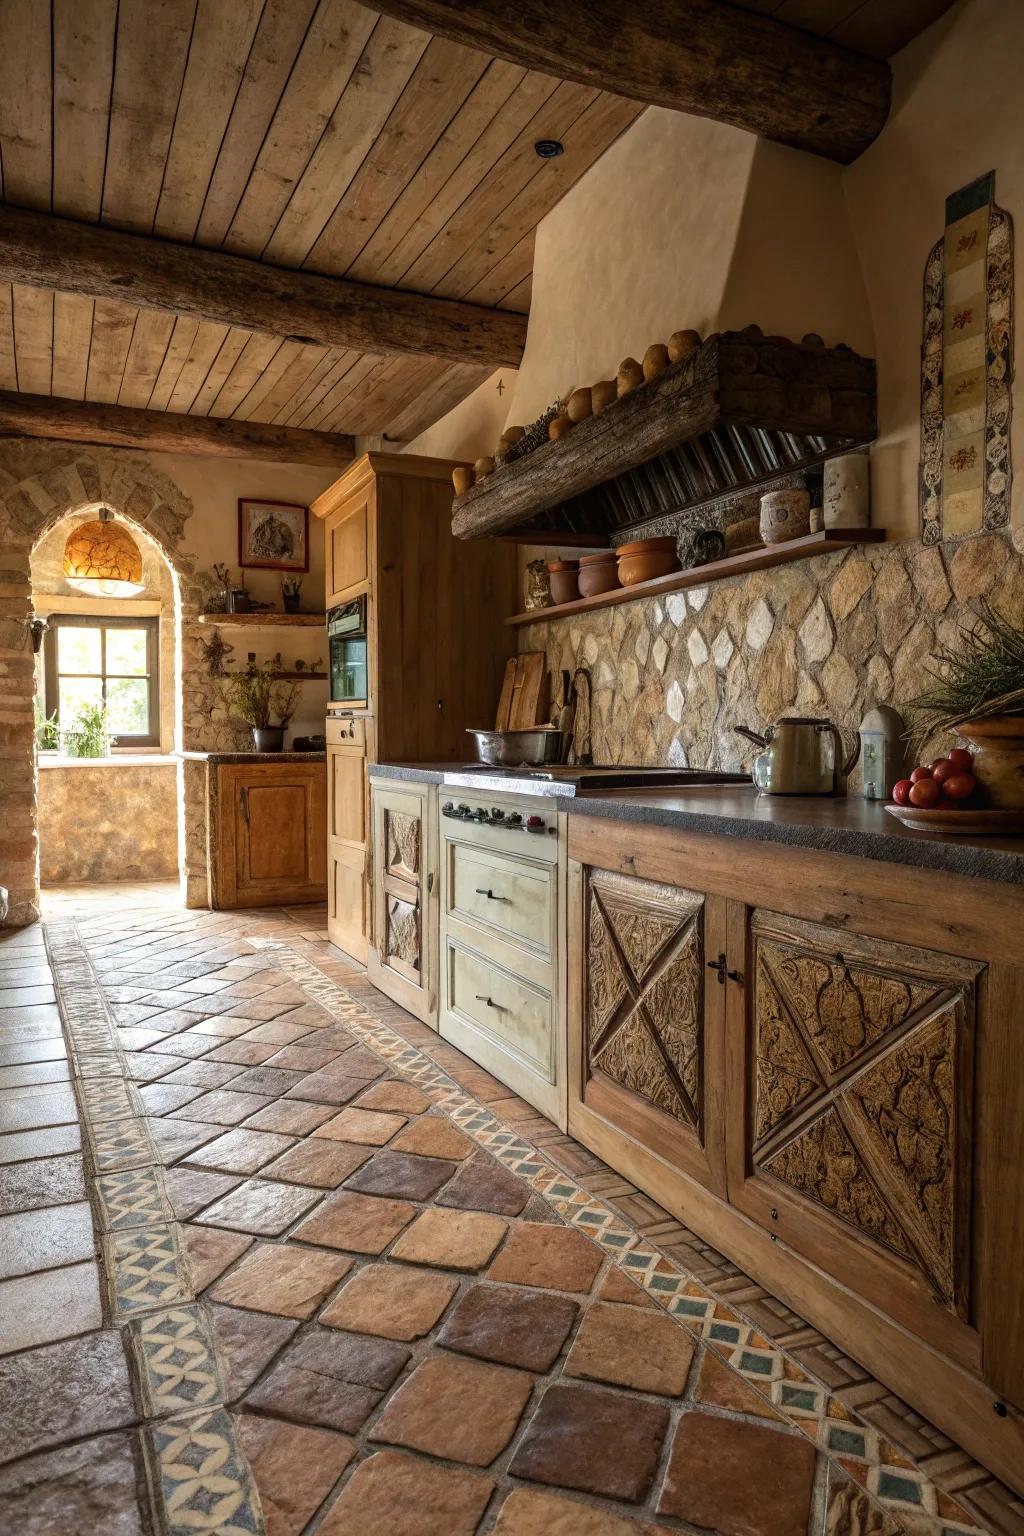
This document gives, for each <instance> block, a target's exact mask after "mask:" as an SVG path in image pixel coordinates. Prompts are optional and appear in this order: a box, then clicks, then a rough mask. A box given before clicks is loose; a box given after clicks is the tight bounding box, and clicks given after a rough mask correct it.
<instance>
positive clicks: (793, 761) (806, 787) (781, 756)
mask: <svg viewBox="0 0 1024 1536" xmlns="http://www.w3.org/2000/svg"><path fill="white" fill-rule="evenodd" d="M736 730H737V732H738V734H739V735H740V736H745V737H746V738H747V740H748V741H752V742H754V744H755V746H758V747H763V748H764V750H763V751H762V752H761V753H760V754H759V755H758V756H757V757H756V758H755V759H754V766H753V769H752V771H751V777H752V778H753V780H754V784H755V786H756V788H757V790H758V793H759V794H762V795H845V794H846V780H847V777H848V775H849V774H850V773H851V772H852V770H853V767H854V765H855V763H856V762H857V759H858V757H859V756H860V738H859V737H858V738H857V744H856V746H855V747H854V749H853V751H852V752H851V753H850V756H849V757H848V758H847V759H846V761H845V762H844V761H843V754H844V752H845V750H846V749H845V747H844V745H843V738H842V736H841V735H840V734H839V730H838V728H837V727H836V726H834V725H833V724H832V721H831V720H812V719H809V718H803V717H799V716H789V717H788V718H786V719H783V720H778V721H776V723H775V725H771V726H769V727H768V729H767V731H766V732H765V734H764V735H763V736H760V735H758V733H757V731H751V730H749V729H748V728H747V727H746V726H745V725H738V726H737V727H736Z"/></svg>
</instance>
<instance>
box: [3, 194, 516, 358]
mask: <svg viewBox="0 0 1024 1536" xmlns="http://www.w3.org/2000/svg"><path fill="white" fill-rule="evenodd" d="M0 281H2V282H10V283H28V284H30V285H31V286H33V287H36V288H55V289H57V290H58V291H60V292H62V293H80V294H85V295H87V296H88V297H90V298H95V299H120V300H121V301H122V302H126V303H129V304H139V305H141V306H142V307H143V308H146V309H160V310H166V311H169V312H170V313H172V314H176V315H191V316H192V317H194V318H197V319H200V320H212V321H215V322H217V323H219V324H222V325H235V326H241V327H242V328H243V329H245V330H248V331H259V332H263V333H266V334H268V335H271V336H281V337H283V338H284V339H285V340H286V341H300V342H310V343H314V344H316V345H318V346H324V347H347V348H351V349H354V350H358V351H361V352H381V353H401V354H413V355H418V356H423V355H426V356H428V357H444V358H449V359H451V360H452V361H453V362H458V363H480V364H486V365H487V366H488V367H491V368H497V367H501V366H506V365H507V366H512V367H515V366H517V365H518V364H519V362H520V361H521V359H522V355H523V348H524V346H525V344H526V317H525V316H524V315H517V314H513V313H512V312H511V311H509V310H503V309H487V308H485V307H484V306H483V305H480V304H464V303H462V302H461V301H459V300H456V299H439V298H434V297H432V296H431V295H430V294H423V293H409V292H406V291H404V290H402V289H398V288H377V287H374V286H373V285H372V284H370V283H351V282H348V281H347V280H345V279H343V278H337V277H322V276H319V275H318V274H316V273H313V272H292V271H288V270H287V269H285V268H284V267H271V266H267V265H266V264H265V263H263V262H259V261H249V260H248V259H247V258H246V257H244V256H228V255H225V254H224V253H223V252H221V251H205V250H200V249H199V248H198V247H197V246H191V245H179V244H176V243H175V242H173V241H170V240H157V239H152V238H150V237H148V236H146V235H132V234H125V233H123V232H121V231H119V230H113V229H104V228H102V227H100V226H99V225H94V224H79V223H76V222H74V221H73V220H71V219H58V218H54V217H53V216H52V215H50V214H45V213H35V212H31V211H29V210H28V209H25V208H12V207H9V206H2V207H0Z"/></svg>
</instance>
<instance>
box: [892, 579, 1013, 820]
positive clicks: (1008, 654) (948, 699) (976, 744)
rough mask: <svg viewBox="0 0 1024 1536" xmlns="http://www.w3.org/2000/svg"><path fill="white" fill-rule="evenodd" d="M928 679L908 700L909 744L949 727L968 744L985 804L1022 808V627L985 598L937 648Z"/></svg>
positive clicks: (948, 729)
mask: <svg viewBox="0 0 1024 1536" xmlns="http://www.w3.org/2000/svg"><path fill="white" fill-rule="evenodd" d="M931 671H932V673H933V676H934V678H935V684H934V686H933V687H932V688H929V689H928V690H927V691H926V692H925V693H921V694H919V695H918V697H917V698H916V699H912V700H911V701H910V705H909V709H910V711H911V713H912V715H913V716H914V729H913V732H912V735H913V738H914V741H915V745H917V744H921V743H923V741H924V740H925V738H927V737H930V736H931V735H933V734H934V733H935V732H937V731H950V730H955V731H956V732H957V734H958V735H960V736H963V737H964V738H965V739H966V740H967V741H969V742H970V744H971V746H972V747H973V749H974V753H975V758H974V770H973V771H974V774H975V776H976V778H977V780H978V783H979V785H980V786H981V789H982V791H983V793H984V795H985V799H986V800H987V802H988V804H989V805H990V806H992V807H994V808H996V809H999V810H1019V809H1020V808H1021V807H1024V630H1021V629H1018V628H1016V627H1015V626H1014V625H1013V624H1011V623H1010V621H1009V620H1008V619H1005V618H1003V616H1002V615H1001V614H999V613H997V612H996V611H995V609H994V608H992V607H991V606H990V604H988V603H980V604H979V605H978V607H977V609H976V610H975V614H974V623H973V624H972V625H970V626H967V625H963V626H961V629H960V635H959V643H958V645H957V647H956V649H955V650H952V649H950V648H948V647H946V648H944V649H943V650H941V651H940V652H939V655H938V658H937V661H936V665H935V666H934V667H933V668H931Z"/></svg>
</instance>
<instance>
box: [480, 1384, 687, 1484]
mask: <svg viewBox="0 0 1024 1536" xmlns="http://www.w3.org/2000/svg"><path fill="white" fill-rule="evenodd" d="M668 1423H669V1414H668V1409H667V1408H663V1407H662V1406H661V1404H660V1403H647V1402H644V1401H643V1399H642V1398H636V1397H628V1396H627V1395H626V1394H625V1393H624V1392H610V1391H608V1389H607V1388H605V1387H582V1386H575V1385H572V1386H570V1385H569V1384H568V1383H563V1382H558V1383H556V1385H555V1386H553V1387H549V1388H548V1390H547V1392H546V1393H545V1394H544V1399H543V1401H542V1403H541V1405H540V1407H539V1408H538V1410H537V1412H536V1413H535V1414H534V1416H533V1418H532V1420H531V1421H530V1425H529V1427H528V1429H527V1431H526V1434H525V1435H524V1437H523V1439H522V1440H521V1441H520V1442H519V1446H518V1449H517V1450H516V1453H515V1455H514V1456H513V1457H512V1460H511V1462H510V1463H509V1471H510V1472H511V1473H512V1474H513V1476H514V1477H525V1478H529V1480H530V1481H531V1482H534V1483H551V1484H554V1485H555V1486H556V1487H562V1488H576V1489H578V1490H579V1491H580V1492H581V1493H596V1494H600V1495H601V1496H602V1497H604V1498H608V1499H622V1500H624V1501H625V1502H626V1503H628V1504H637V1503H639V1502H640V1500H641V1499H643V1498H645V1497H646V1495H647V1493H648V1491H649V1489H650V1486H651V1483H652V1482H653V1481H654V1474H655V1472H656V1471H657V1469H658V1460H659V1457H660V1454H661V1445H662V1441H663V1440H664V1438H665V1432H666V1430H667V1429H668Z"/></svg>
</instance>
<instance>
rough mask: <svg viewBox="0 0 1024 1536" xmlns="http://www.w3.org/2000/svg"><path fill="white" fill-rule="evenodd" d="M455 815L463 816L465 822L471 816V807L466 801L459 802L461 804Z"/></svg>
mask: <svg viewBox="0 0 1024 1536" xmlns="http://www.w3.org/2000/svg"><path fill="white" fill-rule="evenodd" d="M455 814H456V816H461V817H462V819H463V821H465V820H466V819H467V817H468V816H469V814H470V810H469V806H468V805H467V804H466V802H465V801H464V800H460V801H459V804H458V806H457V808H456V811H455Z"/></svg>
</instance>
